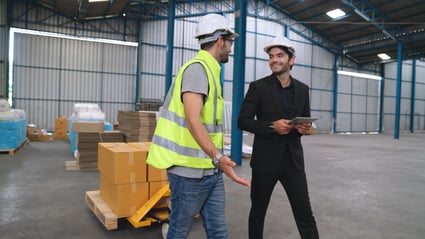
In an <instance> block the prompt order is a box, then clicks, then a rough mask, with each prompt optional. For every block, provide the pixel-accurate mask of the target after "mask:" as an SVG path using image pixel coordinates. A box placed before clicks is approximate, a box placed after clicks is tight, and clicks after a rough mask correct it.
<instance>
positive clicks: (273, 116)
mask: <svg viewBox="0 0 425 239" xmlns="http://www.w3.org/2000/svg"><path fill="white" fill-rule="evenodd" d="M291 80H292V82H293V84H294V105H293V110H292V113H291V117H290V118H291V119H292V118H294V117H296V116H304V117H309V116H310V99H309V88H308V86H307V85H306V84H304V83H302V82H300V81H298V80H296V79H294V78H292V77H291ZM277 81H278V79H277V78H276V76H274V75H273V74H272V75H270V76H267V77H264V78H262V79H259V80H256V81H253V82H251V83H250V85H249V89H248V92H247V93H246V95H245V99H244V101H243V103H242V106H241V111H240V113H239V118H238V127H239V128H240V129H241V130H245V131H248V132H251V133H253V134H255V136H254V143H253V151H252V157H251V163H250V164H251V167H252V169H253V170H258V171H273V170H278V169H279V168H281V165H282V160H293V162H294V165H295V166H296V167H297V169H299V170H304V156H303V148H302V145H301V136H302V134H300V133H299V132H298V131H297V130H296V129H292V130H291V132H290V133H289V134H287V135H279V134H277V133H275V132H273V130H272V129H271V128H270V124H271V122H273V121H275V120H279V119H282V118H283V110H282V109H283V106H282V105H283V103H282V100H283V99H282V97H281V96H280V93H279V90H280V89H279V85H278V84H277ZM285 153H286V156H290V157H289V158H290V159H288V157H284V156H285ZM288 153H289V155H288Z"/></svg>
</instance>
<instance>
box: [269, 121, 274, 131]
mask: <svg viewBox="0 0 425 239" xmlns="http://www.w3.org/2000/svg"><path fill="white" fill-rule="evenodd" d="M273 123H274V122H273V121H272V122H270V124H269V129H270V131H271V132H274V125H273Z"/></svg>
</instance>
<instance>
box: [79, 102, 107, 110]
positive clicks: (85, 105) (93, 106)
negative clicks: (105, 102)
mask: <svg viewBox="0 0 425 239" xmlns="http://www.w3.org/2000/svg"><path fill="white" fill-rule="evenodd" d="M101 111H102V110H100V107H99V105H98V104H93V103H76V104H74V112H101Z"/></svg>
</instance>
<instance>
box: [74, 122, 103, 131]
mask: <svg viewBox="0 0 425 239" xmlns="http://www.w3.org/2000/svg"><path fill="white" fill-rule="evenodd" d="M104 124H105V123H104V122H103V121H75V122H74V123H73V124H72V130H73V131H75V132H86V133H96V132H103V131H104V129H103V127H104Z"/></svg>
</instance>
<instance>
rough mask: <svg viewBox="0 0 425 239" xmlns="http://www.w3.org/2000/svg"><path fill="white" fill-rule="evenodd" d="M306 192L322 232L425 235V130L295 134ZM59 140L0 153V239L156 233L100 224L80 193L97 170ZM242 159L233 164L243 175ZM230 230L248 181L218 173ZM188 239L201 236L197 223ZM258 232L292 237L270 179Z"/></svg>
mask: <svg viewBox="0 0 425 239" xmlns="http://www.w3.org/2000/svg"><path fill="white" fill-rule="evenodd" d="M303 144H304V150H305V158H306V170H307V175H308V181H309V190H310V198H311V201H312V206H313V211H314V214H315V217H316V220H317V223H318V228H319V232H320V235H321V238H327V239H351V238H352V239H381V238H382V239H384V238H385V239H388V238H391V239H398V238H400V239H401V238H404V239H415V238H418V239H419V238H425V203H424V202H425V186H424V185H425V173H424V172H425V156H424V155H425V134H424V133H417V134H401V135H400V139H398V140H395V139H393V137H392V135H328V134H317V135H312V136H305V137H303ZM68 160H73V157H72V154H71V152H70V144H69V143H68V142H66V141H53V142H31V143H29V144H28V145H27V147H26V148H23V149H20V150H18V151H17V152H16V153H15V154H14V155H13V156H9V155H8V154H2V155H0V238H1V239H18V238H25V239H28V238H37V239H39V238H42V239H44V238H47V239H50V238H67V239H68V238H78V239H86V238H87V239H93V238H96V239H103V238H126V239H131V238H138V239H159V238H161V225H158V224H156V225H153V226H151V227H147V228H138V229H136V228H133V226H131V225H130V224H129V223H128V222H127V221H126V220H125V219H120V220H119V226H118V229H117V230H114V231H107V230H106V229H105V228H104V227H103V225H102V224H101V223H100V222H99V221H98V219H97V218H96V217H95V215H94V214H93V213H92V212H91V211H90V209H89V208H88V207H87V205H86V204H85V202H84V194H85V192H86V191H91V190H98V189H99V173H98V172H97V171H65V166H64V165H65V161H68ZM248 163H249V161H248V159H244V160H243V163H242V166H241V167H238V168H237V171H238V172H239V174H240V175H242V176H244V177H247V178H249V177H250V168H249V166H248ZM225 183H226V197H227V198H226V200H227V205H226V207H227V222H228V227H229V234H230V236H229V238H230V239H246V238H247V216H248V211H249V207H250V200H249V189H248V188H245V187H243V186H240V185H237V184H235V183H233V182H231V181H230V180H229V179H227V178H226V180H225ZM190 238H191V239H202V238H205V234H204V232H203V228H202V223H201V221H200V220H197V221H196V223H195V224H194V225H193V229H192V233H191V236H190ZM264 238H265V239H278V238H285V239H291V238H299V235H298V232H297V230H296V227H295V224H294V221H293V218H292V213H291V211H290V208H289V205H288V202H287V199H286V196H285V194H284V192H283V189H282V187H281V186H280V185H278V186H277V187H276V188H275V192H274V194H273V196H272V201H271V204H270V207H269V212H268V214H267V218H266V228H265V236H264Z"/></svg>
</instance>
